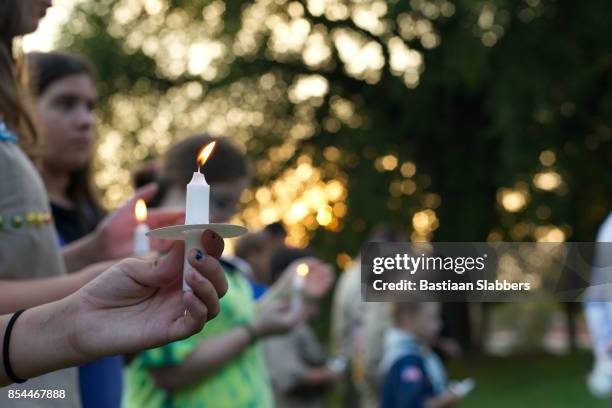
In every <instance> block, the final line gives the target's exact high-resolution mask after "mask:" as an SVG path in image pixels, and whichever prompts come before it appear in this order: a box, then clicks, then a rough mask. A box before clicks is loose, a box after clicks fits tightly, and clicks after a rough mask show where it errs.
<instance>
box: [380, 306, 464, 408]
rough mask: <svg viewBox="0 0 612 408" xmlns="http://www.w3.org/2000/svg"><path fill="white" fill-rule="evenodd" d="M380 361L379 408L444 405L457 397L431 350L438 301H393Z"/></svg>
mask: <svg viewBox="0 0 612 408" xmlns="http://www.w3.org/2000/svg"><path fill="white" fill-rule="evenodd" d="M392 320H393V326H394V327H392V328H391V329H389V330H387V332H386V333H385V339H384V352H383V358H382V361H381V365H380V374H381V378H382V389H381V391H382V397H381V400H382V404H381V406H382V407H383V408H425V407H427V408H444V407H451V406H453V405H455V404H456V403H457V402H459V401H460V399H461V398H460V397H459V396H457V395H456V394H455V393H453V392H451V391H450V390H448V388H447V387H448V385H447V378H446V371H445V369H444V366H443V364H442V361H441V360H440V358H439V357H438V356H437V355H436V353H435V352H433V351H432V350H431V345H432V344H433V343H434V342H435V340H436V339H437V337H438V335H439V333H440V329H441V327H442V321H441V319H440V305H439V304H438V303H434V302H431V303H395V304H394V305H393V310H392Z"/></svg>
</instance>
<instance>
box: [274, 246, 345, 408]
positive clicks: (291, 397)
mask: <svg viewBox="0 0 612 408" xmlns="http://www.w3.org/2000/svg"><path fill="white" fill-rule="evenodd" d="M300 261H304V262H306V261H308V263H309V265H310V268H311V269H312V268H314V267H316V268H328V266H327V265H325V264H323V263H322V262H320V261H318V260H316V258H313V255H312V253H311V252H310V251H309V250H307V249H298V248H288V247H280V248H278V249H277V250H276V251H274V253H273V254H272V257H271V258H270V275H271V278H272V282H275V281H276V280H277V279H278V278H279V277H281V276H283V275H284V271H285V270H286V269H287V268H288V267H290V265H295V264H297V263H299V262H300ZM303 313H304V314H305V315H306V316H305V318H306V320H314V319H316V318H317V316H318V314H319V304H318V299H314V298H312V297H308V296H305V297H304V310H303ZM265 349H266V361H267V366H268V371H269V373H270V379H271V381H272V386H273V388H274V397H275V402H276V406H277V407H279V408H283V407H287V408H299V407H310V408H316V407H325V406H326V404H325V396H326V393H327V391H328V390H329V387H330V386H331V385H333V384H334V383H335V382H336V381H337V380H338V379H339V378H340V375H341V369H335V368H334V367H333V366H332V365H328V364H327V354H326V352H325V349H324V347H323V345H322V344H321V342H320V341H319V340H318V339H317V337H316V335H315V333H314V331H313V330H312V328H311V327H310V326H309V325H308V323H307V321H306V322H302V323H301V324H299V325H298V326H296V327H295V328H294V329H293V330H292V331H291V332H289V333H287V334H285V335H282V336H276V337H273V338H270V339H268V340H266V342H265Z"/></svg>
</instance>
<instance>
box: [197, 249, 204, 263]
mask: <svg viewBox="0 0 612 408" xmlns="http://www.w3.org/2000/svg"><path fill="white" fill-rule="evenodd" d="M203 258H204V254H203V253H202V251H200V250H199V249H197V250H196V254H195V259H196V261H201V260H202V259H203Z"/></svg>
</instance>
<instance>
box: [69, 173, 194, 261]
mask: <svg viewBox="0 0 612 408" xmlns="http://www.w3.org/2000/svg"><path fill="white" fill-rule="evenodd" d="M156 192H157V185H156V184H149V185H147V186H145V187H143V188H141V189H139V190H138V191H137V192H136V194H135V195H134V197H132V198H131V199H130V200H128V201H127V202H126V203H125V204H123V205H122V206H121V207H120V208H118V209H116V210H115V211H113V212H112V213H111V214H109V215H107V216H106V217H105V218H104V219H103V220H102V222H100V224H99V225H98V227H97V228H96V229H95V230H94V231H93V232H91V233H89V234H88V235H86V236H84V237H82V238H81V239H79V240H77V241H74V242H71V243H70V244H68V245H66V246H64V247H63V248H62V256H63V258H64V263H65V264H66V270H67V271H68V272H73V271H77V270H80V269H82V268H84V267H86V266H87V265H91V264H93V263H96V262H102V261H109V260H119V259H120V258H124V257H126V256H129V255H131V254H132V250H133V243H134V229H135V228H136V226H137V225H138V221H137V220H136V216H135V215H134V206H135V205H136V201H138V200H139V199H143V200H145V201H147V200H149V199H151V198H152V197H153V196H154V195H155V193H156ZM184 219H185V211H184V210H183V209H168V208H164V209H153V210H150V211H149V212H148V216H147V225H148V226H149V227H150V228H151V229H152V230H154V229H156V228H160V227H167V226H170V225H176V224H182V223H183V221H184ZM170 242H171V241H162V240H152V241H151V245H152V247H153V249H154V250H158V251H161V252H165V251H166V250H167V249H168V246H169V243H170Z"/></svg>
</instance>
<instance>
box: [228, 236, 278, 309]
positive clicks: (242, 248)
mask: <svg viewBox="0 0 612 408" xmlns="http://www.w3.org/2000/svg"><path fill="white" fill-rule="evenodd" d="M270 249H271V248H270V246H269V245H267V242H266V237H265V236H264V233H262V232H257V233H249V234H246V235H244V236H242V237H240V238H239V239H238V241H237V242H236V246H235V247H234V252H235V254H236V257H235V258H233V259H232V261H233V262H235V263H236V262H237V263H238V265H237V266H238V267H239V268H241V269H243V270H244V272H245V273H246V275H247V277H248V279H249V282H250V283H251V286H252V287H253V296H254V297H255V299H259V298H260V297H261V296H262V295H263V294H264V293H265V292H266V290H267V289H268V286H269V285H270V284H271V282H270V271H269V263H270V254H271V251H270Z"/></svg>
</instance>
